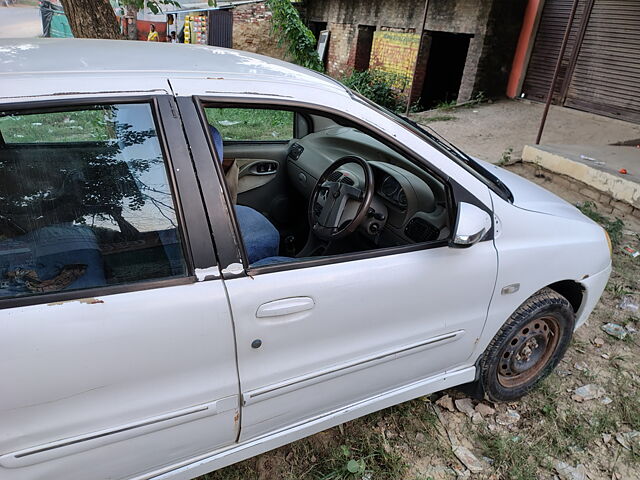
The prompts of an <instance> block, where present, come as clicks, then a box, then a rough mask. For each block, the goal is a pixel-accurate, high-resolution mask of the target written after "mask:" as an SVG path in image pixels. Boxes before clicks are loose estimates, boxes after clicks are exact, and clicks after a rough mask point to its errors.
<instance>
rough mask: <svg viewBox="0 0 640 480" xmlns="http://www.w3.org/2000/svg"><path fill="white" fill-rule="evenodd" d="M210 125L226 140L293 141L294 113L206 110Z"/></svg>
mask: <svg viewBox="0 0 640 480" xmlns="http://www.w3.org/2000/svg"><path fill="white" fill-rule="evenodd" d="M205 114H206V116H207V121H208V122H209V124H211V125H213V126H214V127H216V128H217V129H218V131H219V132H220V134H221V135H222V138H223V139H224V140H232V141H234V140H235V141H242V140H262V141H264V140H291V139H292V138H293V113H292V112H287V111H284V110H263V109H250V108H205Z"/></svg>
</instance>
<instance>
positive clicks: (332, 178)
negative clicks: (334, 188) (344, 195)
mask: <svg viewBox="0 0 640 480" xmlns="http://www.w3.org/2000/svg"><path fill="white" fill-rule="evenodd" d="M341 176H342V174H341V173H340V172H339V171H337V170H336V171H335V172H332V173H331V175H329V176H328V177H327V181H329V182H337V181H338V180H340V177H341Z"/></svg>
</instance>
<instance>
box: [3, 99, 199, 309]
mask: <svg viewBox="0 0 640 480" xmlns="http://www.w3.org/2000/svg"><path fill="white" fill-rule="evenodd" d="M65 118H67V119H70V120H73V119H75V120H76V121H77V122H76V124H77V123H80V119H84V120H83V121H85V123H84V124H83V131H85V132H86V131H87V129H91V128H93V131H94V132H95V134H96V136H97V137H95V138H94V140H93V141H92V142H91V143H86V142H84V140H85V138H84V137H83V138H78V137H76V133H74V132H75V130H76V129H65V128H63V127H61V125H63V126H64V125H65V124H68V123H69V122H68V121H65V120H64V119H65ZM61 119H62V120H61ZM34 123H37V124H41V125H35V127H42V131H43V132H44V131H46V132H49V131H55V132H57V133H56V136H55V138H52V139H53V140H55V142H49V141H48V140H47V141H46V142H45V143H39V140H38V139H42V138H45V137H46V135H45V136H42V135H40V136H38V135H37V134H36V133H29V135H31V136H30V137H29V138H30V141H29V142H25V143H6V144H4V146H2V147H1V148H0V298H3V297H4V298H6V297H14V296H24V295H33V294H41V293H53V292H60V291H69V290H76V289H83V288H91V287H102V286H108V285H117V284H123V283H131V282H139V281H144V280H152V279H161V278H167V277H174V276H184V275H186V266H185V261H184V257H183V253H182V246H181V242H180V234H179V231H178V222H177V219H176V209H175V205H174V201H173V196H172V192H171V188H170V185H169V181H168V178H167V172H166V166H165V160H164V158H163V155H162V150H161V148H160V144H159V141H158V138H157V132H156V129H155V124H154V121H153V116H152V111H151V107H150V106H149V105H148V104H136V105H110V106H96V107H91V108H87V109H85V110H74V111H69V112H49V113H46V112H42V113H36V114H20V113H13V114H12V113H7V112H4V113H2V114H1V116H0V133H2V135H3V137H4V138H7V137H6V135H5V130H6V129H7V128H8V129H9V130H10V131H11V128H12V127H11V126H12V125H32V126H33V124H34ZM7 125H9V127H7ZM84 127H87V129H85V128H84ZM27 130H29V129H27ZM13 131H14V132H15V131H16V130H13ZM30 131H31V130H30ZM24 132H25V134H26V133H27V132H26V131H24ZM99 132H102V133H99ZM13 135H15V134H13ZM47 135H48V134H47ZM33 139H35V141H33ZM47 139H48V137H47Z"/></svg>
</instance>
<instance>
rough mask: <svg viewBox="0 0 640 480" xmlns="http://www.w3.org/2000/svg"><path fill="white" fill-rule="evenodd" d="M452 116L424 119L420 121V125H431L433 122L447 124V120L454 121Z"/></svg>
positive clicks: (436, 116)
mask: <svg viewBox="0 0 640 480" xmlns="http://www.w3.org/2000/svg"><path fill="white" fill-rule="evenodd" d="M455 119H456V117H454V116H453V115H434V116H433V117H426V118H422V119H420V123H433V122H448V121H449V120H455Z"/></svg>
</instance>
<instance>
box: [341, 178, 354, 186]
mask: <svg viewBox="0 0 640 480" xmlns="http://www.w3.org/2000/svg"><path fill="white" fill-rule="evenodd" d="M340 183H345V184H347V185H351V186H353V185H355V183H354V181H353V179H352V178H349V177H347V176H345V177H342V178H341V179H340Z"/></svg>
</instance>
